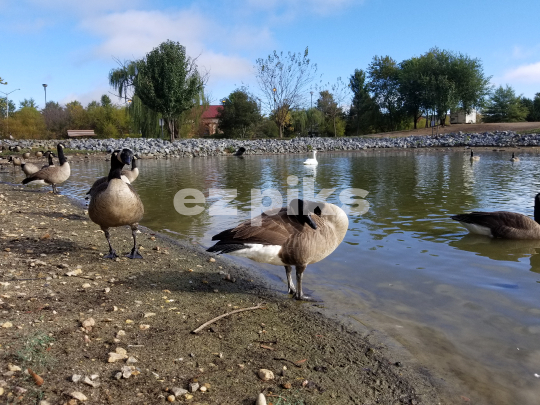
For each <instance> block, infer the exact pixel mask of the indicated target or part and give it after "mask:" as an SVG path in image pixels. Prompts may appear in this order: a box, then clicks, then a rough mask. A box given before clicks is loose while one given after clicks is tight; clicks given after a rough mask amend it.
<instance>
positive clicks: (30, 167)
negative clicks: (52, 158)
mask: <svg viewBox="0 0 540 405" xmlns="http://www.w3.org/2000/svg"><path fill="white" fill-rule="evenodd" d="M21 169H22V171H23V172H24V174H25V175H26V177H28V176H31V175H32V174H34V173H37V172H39V170H40V168H39V166H36V165H35V164H33V163H27V162H21Z"/></svg>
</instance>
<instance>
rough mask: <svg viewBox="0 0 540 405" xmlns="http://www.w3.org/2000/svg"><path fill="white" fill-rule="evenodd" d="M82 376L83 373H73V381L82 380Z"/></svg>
mask: <svg viewBox="0 0 540 405" xmlns="http://www.w3.org/2000/svg"><path fill="white" fill-rule="evenodd" d="M81 378H82V375H80V374H73V375H72V376H71V381H73V382H74V383H76V382H79V381H81Z"/></svg>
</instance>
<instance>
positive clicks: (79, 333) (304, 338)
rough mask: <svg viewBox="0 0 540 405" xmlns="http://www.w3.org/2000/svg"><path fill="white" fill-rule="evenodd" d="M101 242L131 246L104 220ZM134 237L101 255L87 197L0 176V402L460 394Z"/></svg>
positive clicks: (369, 342) (443, 400)
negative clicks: (135, 250) (267, 374)
mask: <svg viewBox="0 0 540 405" xmlns="http://www.w3.org/2000/svg"><path fill="white" fill-rule="evenodd" d="M111 241H112V244H113V246H114V247H115V248H116V250H117V251H118V252H128V251H129V250H130V248H131V244H132V239H131V232H130V231H129V229H128V228H117V229H114V230H112V232H111ZM137 242H138V244H139V245H140V246H141V253H142V255H143V256H144V259H143V260H129V259H127V258H121V259H117V260H116V261H112V260H108V259H107V260H106V259H103V258H102V257H101V256H102V253H106V251H107V244H106V240H105V238H104V235H103V233H102V232H101V231H100V230H99V228H98V226H97V225H95V224H94V223H92V222H91V221H90V220H89V218H88V217H87V215H86V213H85V211H84V207H81V206H77V205H75V204H74V203H73V202H72V201H71V200H69V199H68V198H67V197H65V196H53V195H52V194H50V193H49V188H47V189H45V188H43V189H42V190H32V189H30V188H23V187H22V186H13V185H8V184H0V402H1V403H6V404H41V405H46V404H51V405H54V404H69V405H73V404H77V403H88V404H160V403H168V401H171V402H172V401H174V402H179V403H191V404H245V405H248V404H254V403H255V400H256V398H257V396H258V394H259V393H261V392H262V393H264V395H265V396H266V399H267V401H268V403H272V404H274V405H278V404H280V405H283V404H298V405H300V404H455V403H460V402H462V401H463V398H460V397H459V395H457V396H454V395H450V394H448V391H445V393H443V391H442V390H443V389H444V386H443V382H441V381H440V379H438V378H436V377H435V376H432V375H431V374H430V373H429V371H428V370H426V369H424V368H421V367H419V366H418V365H416V364H414V363H413V362H409V361H408V360H407V359H406V358H399V357H396V356H395V354H394V353H393V352H390V351H389V350H388V348H387V347H385V345H384V344H382V343H380V341H377V339H375V338H374V337H373V336H372V335H371V334H370V333H359V332H358V331H354V330H350V329H348V328H347V327H345V326H343V325H342V324H340V323H338V322H336V321H334V320H332V319H328V318H326V317H324V316H323V315H321V314H320V313H319V312H318V311H317V304H315V305H314V304H313V303H298V302H296V301H294V300H292V299H291V298H290V296H288V295H287V294H285V292H284V291H275V290H272V289H271V288H269V287H268V286H267V285H265V284H264V283H263V281H261V280H260V279H259V278H257V275H256V273H253V272H252V271H250V270H248V269H245V268H243V267H240V266H239V265H237V264H235V263H234V262H232V261H229V260H228V259H227V258H224V257H219V256H218V257H216V256H212V255H210V254H208V253H206V252H205V251H204V250H203V249H201V248H200V247H197V246H193V245H182V244H181V243H179V242H177V241H173V240H170V239H168V238H166V237H164V236H161V235H156V234H154V233H153V232H152V231H150V230H148V229H142V233H140V234H139V235H138V238H137ZM214 257H215V261H212V260H211V258H214ZM228 275H229V276H228ZM308 276H309V275H308ZM228 277H230V278H231V279H232V281H229V280H226V278H228ZM233 281H234V282H233ZM257 305H261V308H260V309H252V310H247V311H244V312H240V313H236V314H233V315H230V316H227V317H225V318H222V319H220V320H219V321H217V322H215V323H213V324H211V325H209V326H208V327H206V328H205V329H204V330H203V331H202V332H200V333H198V334H194V333H192V331H193V330H194V329H196V328H197V327H199V326H201V325H202V324H204V323H205V322H206V321H209V320H211V319H213V318H215V317H217V316H219V315H222V314H225V313H228V312H231V311H234V310H236V309H242V308H251V307H254V306H257ZM110 353H115V354H114V355H111V354H110ZM115 357H117V358H118V360H116V361H113V360H114V358H115ZM28 369H31V370H32V372H34V373H36V374H37V375H38V376H39V377H41V378H42V379H43V383H42V385H39V384H38V383H39V378H38V377H36V378H37V381H36V379H35V378H34V377H32V376H31V375H29V374H28ZM260 369H268V370H270V371H272V372H273V375H274V379H271V380H268V381H263V380H262V379H261V378H259V376H258V373H259V370H260ZM126 377H127V378H126ZM193 383H197V384H199V388H198V389H195V386H194V385H192V386H190V384H193ZM182 390H185V391H182ZM175 394H176V395H175ZM75 398H79V399H75ZM85 398H86V400H85Z"/></svg>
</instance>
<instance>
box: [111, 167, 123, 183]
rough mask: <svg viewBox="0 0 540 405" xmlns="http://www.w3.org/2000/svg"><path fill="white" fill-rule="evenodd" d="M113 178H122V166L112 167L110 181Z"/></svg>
mask: <svg viewBox="0 0 540 405" xmlns="http://www.w3.org/2000/svg"><path fill="white" fill-rule="evenodd" d="M112 179H122V168H121V167H115V168H113V167H111V171H110V172H109V177H108V181H111V180H112Z"/></svg>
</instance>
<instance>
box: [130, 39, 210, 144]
mask: <svg viewBox="0 0 540 405" xmlns="http://www.w3.org/2000/svg"><path fill="white" fill-rule="evenodd" d="M195 62H196V60H194V59H191V58H190V57H188V56H187V55H186V48H185V47H184V46H182V45H180V43H178V42H173V41H170V40H167V41H166V42H163V43H162V44H161V45H160V46H159V47H157V48H154V49H153V50H152V51H151V52H149V53H147V54H146V57H145V58H144V59H142V60H140V61H138V62H137V64H136V65H137V74H136V76H135V82H134V84H135V94H136V95H137V97H139V98H140V100H141V102H142V103H143V104H144V105H146V106H147V107H148V108H150V109H151V110H153V111H155V112H158V113H160V114H162V115H163V118H164V119H165V120H166V122H167V125H168V127H169V132H170V136H171V142H172V141H173V140H174V134H175V125H174V124H175V120H174V118H175V116H178V115H180V114H181V113H183V112H184V111H187V110H189V109H191V108H192V107H193V106H194V102H193V100H194V99H195V98H196V96H197V94H198V93H199V92H200V91H201V90H202V89H203V87H204V81H203V78H202V77H201V75H200V74H199V72H198V70H197V65H196V63H195Z"/></svg>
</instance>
